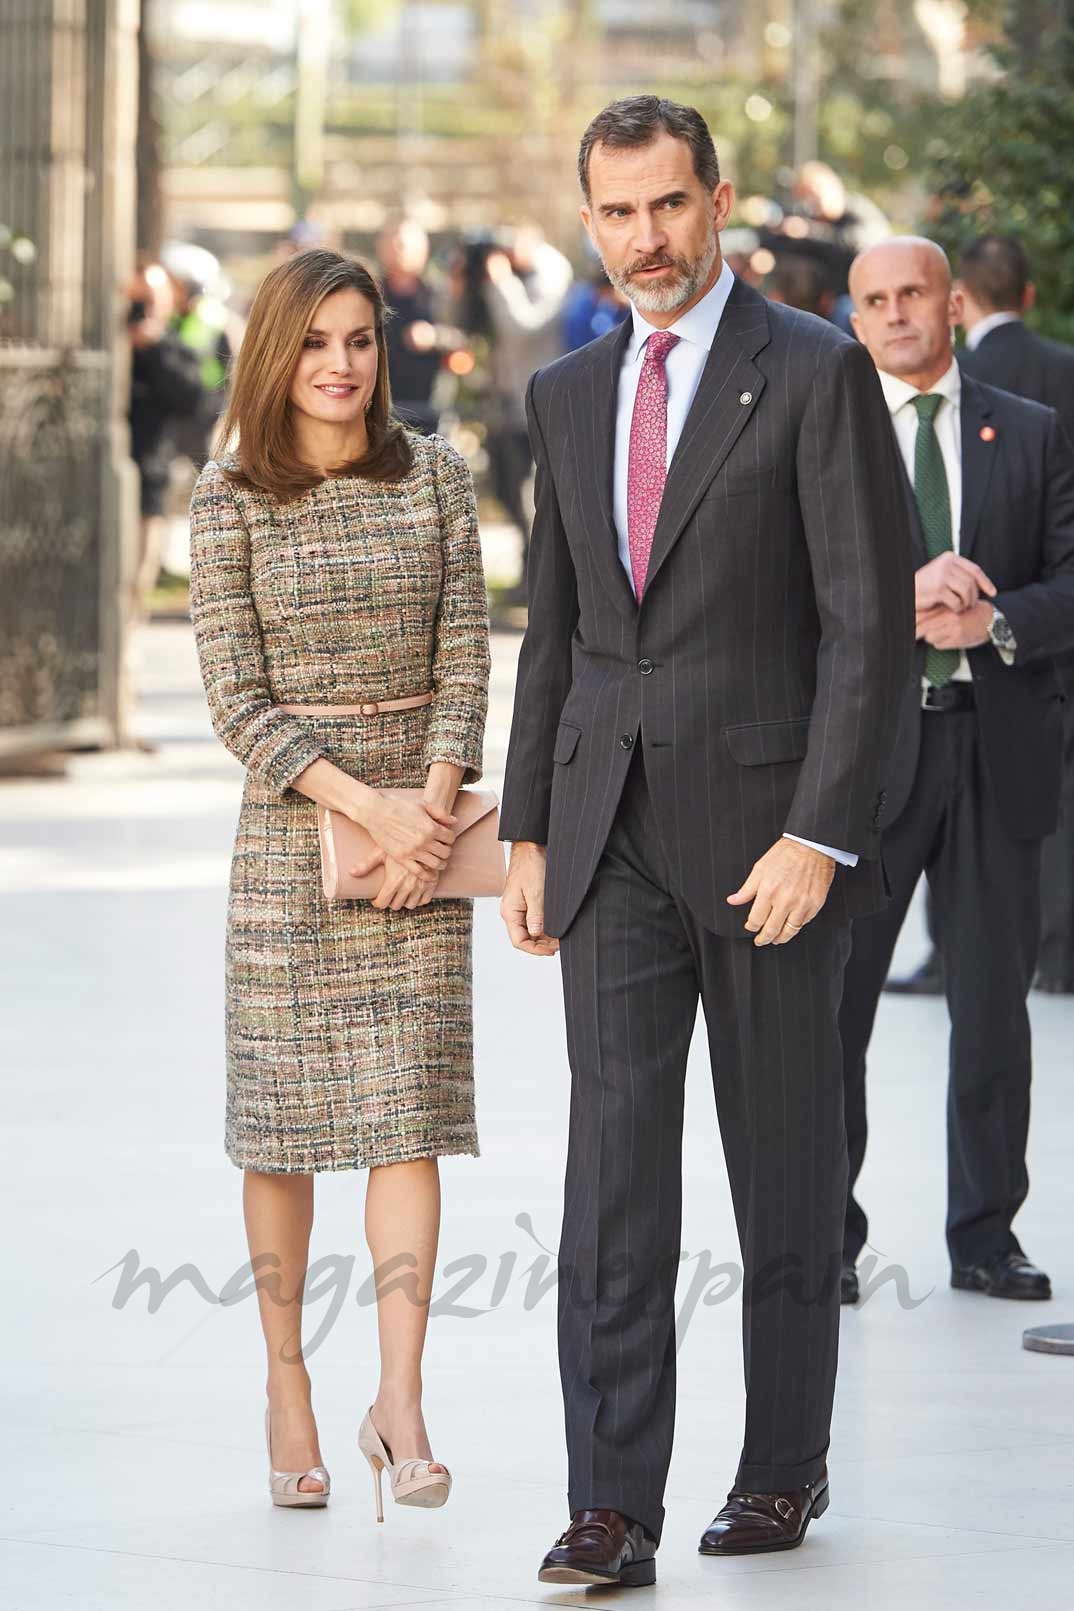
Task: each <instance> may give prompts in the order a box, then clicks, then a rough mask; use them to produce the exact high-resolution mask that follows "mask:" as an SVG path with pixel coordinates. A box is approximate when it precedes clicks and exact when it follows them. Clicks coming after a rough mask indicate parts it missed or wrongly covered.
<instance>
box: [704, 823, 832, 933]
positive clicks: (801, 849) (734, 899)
mask: <svg viewBox="0 0 1074 1611" xmlns="http://www.w3.org/2000/svg"><path fill="white" fill-rule="evenodd" d="M834 876H835V861H834V860H833V858H832V857H831V856H826V855H825V854H824V853H823V851H820V850H814V849H813V848H812V847H811V846H810V845H800V844H798V843H797V842H796V841H795V840H794V839H777V840H776V843H775V844H774V845H773V846H772V848H771V850H766V851H765V853H764V855H763V856H762V857H761V858H760V860H759V861H755V862H754V864H753V866H752V867H751V868H750V873H749V877H748V878H747V879H746V882H745V883H744V884H743V885H742V888H741V889H738V890H736V891H735V893H734V894H733V895H728V897H727V901H728V905H730V906H744V905H745V904H746V902H747V901H751V902H752V903H753V904H752V905H751V906H750V909H749V913H748V915H747V917H746V929H747V931H748V932H749V933H750V934H755V935H756V936H757V938H756V939H755V940H754V942H753V943H754V945H786V943H787V941H788V940H793V939H794V936H795V935H796V934H797V933H798V931H799V930H800V929H803V928H805V926H806V924H807V923H809V922H811V921H812V919H813V918H815V917H816V915H817V913H818V912H819V911H820V909H821V907H822V906H823V905H824V902H825V901H826V900H827V899H828V891H829V889H830V888H831V884H832V879H833V877H834Z"/></svg>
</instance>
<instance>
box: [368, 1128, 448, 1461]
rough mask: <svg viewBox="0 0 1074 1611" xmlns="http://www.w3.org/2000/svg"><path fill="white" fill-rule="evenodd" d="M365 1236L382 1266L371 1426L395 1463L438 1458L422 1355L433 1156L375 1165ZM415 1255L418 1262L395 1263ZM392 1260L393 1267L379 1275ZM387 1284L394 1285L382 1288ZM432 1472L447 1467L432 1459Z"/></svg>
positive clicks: (436, 1184)
mask: <svg viewBox="0 0 1074 1611" xmlns="http://www.w3.org/2000/svg"><path fill="white" fill-rule="evenodd" d="M365 1234H366V1241H367V1242H368V1244H369V1251H370V1253H371V1254H372V1255H373V1268H374V1270H375V1271H377V1272H378V1279H377V1286H378V1295H377V1330H378V1333H379V1336H380V1385H379V1388H378V1390H377V1396H376V1399H375V1400H374V1403H373V1416H372V1419H373V1425H374V1426H375V1427H376V1429H377V1431H378V1432H379V1433H380V1435H381V1437H382V1438H383V1439H384V1442H385V1443H386V1444H387V1445H388V1448H389V1449H390V1450H391V1455H392V1461H393V1463H394V1462H397V1461H399V1460H406V1459H416V1460H432V1453H433V1451H432V1448H431V1447H430V1444H429V1437H428V1434H427V1432H426V1430H425V1418H424V1416H423V1415H422V1410H421V1387H422V1381H421V1356H422V1350H423V1349H424V1346H425V1329H426V1325H427V1322H428V1318H429V1315H428V1306H429V1299H430V1296H431V1294H432V1285H433V1273H434V1268H435V1265H436V1249H437V1243H438V1240H439V1236H440V1171H439V1166H438V1163H437V1160H436V1159H435V1158H416V1159H414V1160H413V1161H412V1162H410V1163H398V1164H383V1165H381V1166H379V1167H377V1168H374V1169H371V1170H370V1171H369V1185H368V1187H367V1188H366V1198H365ZM398 1254H409V1255H411V1256H412V1257H413V1258H414V1259H416V1260H417V1263H416V1264H405V1265H404V1264H400V1265H399V1266H398V1267H395V1266H394V1265H393V1264H392V1261H393V1260H394V1259H395V1257H396V1255H398ZM386 1265H390V1266H391V1269H390V1273H384V1274H380V1273H379V1272H381V1271H382V1270H384V1267H385V1266H386ZM383 1288H389V1289H394V1290H387V1291H383V1292H382V1291H381V1290H380V1289H383ZM431 1469H432V1470H433V1471H443V1469H444V1467H443V1466H442V1465H440V1464H439V1463H438V1462H437V1463H434V1464H433V1466H432V1468H431Z"/></svg>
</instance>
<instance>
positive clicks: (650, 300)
mask: <svg viewBox="0 0 1074 1611" xmlns="http://www.w3.org/2000/svg"><path fill="white" fill-rule="evenodd" d="M719 250H720V238H719V236H718V234H717V233H716V231H715V230H713V232H712V235H711V238H710V239H709V240H708V241H707V242H706V244H705V247H704V250H703V251H702V253H701V255H700V257H697V258H695V259H694V261H693V262H692V263H691V264H690V266H689V268H688V269H687V271H686V273H685V275H684V276H683V277H682V278H681V279H676V280H674V281H673V282H672V283H671V284H670V285H667V284H661V283H660V282H659V281H657V282H654V283H653V284H652V285H646V284H644V283H641V284H638V283H636V282H635V281H634V280H633V279H631V277H630V276H629V275H628V274H620V273H618V272H616V273H615V274H613V273H612V272H611V270H610V269H609V268H608V266H607V264H605V265H604V268H605V273H606V274H607V275H608V278H609V279H610V280H611V282H612V284H613V285H614V286H615V288H616V290H617V291H622V293H623V295H624V296H625V297H628V298H629V300H630V301H631V302H633V304H634V306H635V307H636V308H637V310H638V312H639V313H672V312H673V311H674V310H675V309H676V308H681V307H682V305H683V303H684V302H689V300H690V298H691V297H692V296H696V294H697V292H698V291H699V290H700V289H701V287H702V286H703V285H704V283H705V281H706V280H707V279H708V277H709V274H710V273H711V271H712V265H713V264H714V263H715V261H716V254H717V253H718V252H719Z"/></svg>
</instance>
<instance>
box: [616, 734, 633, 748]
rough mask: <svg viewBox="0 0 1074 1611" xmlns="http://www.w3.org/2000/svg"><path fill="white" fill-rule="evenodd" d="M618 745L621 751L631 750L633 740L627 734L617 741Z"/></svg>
mask: <svg viewBox="0 0 1074 1611" xmlns="http://www.w3.org/2000/svg"><path fill="white" fill-rule="evenodd" d="M619 745H620V748H621V749H624V750H632V749H633V748H634V740H633V739H632V738H631V736H630V734H629V733H624V734H623V736H622V738H621V739H620V740H619Z"/></svg>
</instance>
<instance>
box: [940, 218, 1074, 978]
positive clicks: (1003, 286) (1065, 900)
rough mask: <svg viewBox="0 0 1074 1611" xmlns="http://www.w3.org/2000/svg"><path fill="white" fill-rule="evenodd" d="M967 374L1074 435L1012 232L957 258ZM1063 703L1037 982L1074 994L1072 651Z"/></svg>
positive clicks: (1067, 392)
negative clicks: (1029, 316)
mask: <svg viewBox="0 0 1074 1611" xmlns="http://www.w3.org/2000/svg"><path fill="white" fill-rule="evenodd" d="M958 274H959V287H960V289H961V291H962V308H963V311H962V326H963V329H964V330H965V332H966V345H965V346H964V347H963V348H962V349H961V351H960V352H959V355H958V358H959V364H960V366H961V368H962V372H963V374H965V375H972V376H973V377H974V378H975V379H976V380H983V381H986V382H987V383H988V385H990V386H1001V387H1002V388H1003V390H1004V391H1007V392H1014V393H1015V394H1016V395H1017V396H1018V397H1030V398H1032V399H1033V401H1034V402H1035V403H1045V404H1047V405H1048V407H1049V408H1054V409H1055V411H1056V413H1057V414H1058V415H1059V418H1060V420H1061V422H1062V424H1063V428H1064V430H1065V431H1066V433H1067V436H1068V438H1069V439H1070V440H1071V441H1072V442H1074V348H1072V347H1065V346H1063V344H1062V343H1061V342H1058V341H1048V340H1047V339H1046V338H1045V337H1044V336H1040V335H1038V334H1037V332H1036V331H1035V330H1031V329H1030V328H1029V326H1028V325H1027V324H1025V323H1024V322H1023V319H1022V314H1023V313H1025V312H1027V311H1028V310H1029V309H1030V308H1031V307H1032V306H1033V303H1034V295H1035V293H1034V287H1033V282H1032V279H1031V276H1030V266H1029V260H1028V258H1027V257H1026V254H1025V250H1024V248H1023V247H1022V245H1021V243H1020V242H1019V241H1018V240H1017V239H1016V238H1015V237H1014V236H1013V235H982V236H981V237H980V238H979V239H978V240H975V241H973V242H972V243H971V244H970V245H969V246H968V247H967V248H966V250H965V251H964V252H963V254H962V256H961V257H960V258H959V265H958ZM1056 669H1057V671H1058V673H1059V680H1060V682H1061V683H1062V684H1063V685H1064V688H1065V690H1066V695H1067V698H1066V702H1065V704H1064V706H1063V761H1062V791H1061V799H1060V805H1059V827H1058V829H1057V831H1056V832H1055V833H1054V834H1051V835H1049V837H1048V838H1047V839H1046V840H1045V841H1044V844H1043V845H1042V846H1041V880H1040V903H1041V925H1040V954H1039V956H1038V959H1037V973H1036V978H1035V979H1034V981H1033V983H1034V986H1035V988H1036V989H1038V990H1046V991H1048V992H1049V993H1050V994H1053V995H1072V994H1074V653H1070V652H1066V653H1064V654H1060V655H1057V656H1056Z"/></svg>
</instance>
